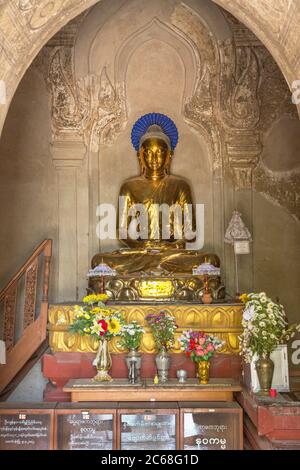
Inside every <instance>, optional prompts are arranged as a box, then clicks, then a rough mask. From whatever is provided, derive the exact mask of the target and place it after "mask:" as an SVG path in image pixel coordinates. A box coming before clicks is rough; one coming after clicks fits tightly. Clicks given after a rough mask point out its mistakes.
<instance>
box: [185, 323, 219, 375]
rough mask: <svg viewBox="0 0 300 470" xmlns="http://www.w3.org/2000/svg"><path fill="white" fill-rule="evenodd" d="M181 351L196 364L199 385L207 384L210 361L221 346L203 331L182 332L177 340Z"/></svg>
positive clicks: (216, 339)
mask: <svg viewBox="0 0 300 470" xmlns="http://www.w3.org/2000/svg"><path fill="white" fill-rule="evenodd" d="M179 342H180V344H181V350H182V351H184V352H185V354H186V355H187V356H188V357H189V358H190V359H191V360H192V361H194V362H195V363H196V364H197V367H198V377H199V383H200V384H207V383H208V382H209V367H210V359H211V358H212V356H213V355H214V353H215V352H216V351H217V350H218V349H220V348H221V347H222V346H223V341H220V340H219V339H218V338H216V337H214V336H210V335H207V334H205V333H204V332H203V331H192V330H189V331H184V332H183V334H182V336H181V337H180V338H179Z"/></svg>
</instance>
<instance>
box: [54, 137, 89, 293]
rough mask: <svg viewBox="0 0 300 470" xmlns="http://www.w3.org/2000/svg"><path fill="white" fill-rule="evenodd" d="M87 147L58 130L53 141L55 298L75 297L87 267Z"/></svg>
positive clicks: (79, 140) (82, 283)
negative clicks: (56, 195)
mask: <svg viewBox="0 0 300 470" xmlns="http://www.w3.org/2000/svg"><path fill="white" fill-rule="evenodd" d="M85 154H86V147H85V145H84V143H83V141H82V139H81V138H80V137H79V136H78V135H76V134H68V133H65V134H64V133H61V134H60V140H55V141H54V143H53V145H52V157H53V163H54V166H55V168H56V170H57V177H58V250H57V251H58V266H57V269H58V273H57V276H58V299H59V302H63V301H67V300H73V301H74V300H78V299H79V298H81V296H82V295H83V294H84V292H85V285H86V279H85V274H86V272H87V269H88V224H89V217H88V210H87V208H88V173H87V163H86V159H85V158H84V157H85Z"/></svg>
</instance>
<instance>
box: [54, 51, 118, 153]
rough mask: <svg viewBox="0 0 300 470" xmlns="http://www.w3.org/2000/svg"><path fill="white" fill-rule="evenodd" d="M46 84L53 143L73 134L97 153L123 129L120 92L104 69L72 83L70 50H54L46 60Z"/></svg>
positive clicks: (71, 52) (71, 55) (71, 56)
mask: <svg viewBox="0 0 300 470" xmlns="http://www.w3.org/2000/svg"><path fill="white" fill-rule="evenodd" d="M47 83H48V86H49V88H50V91H51V96H52V125H53V134H54V140H59V139H60V136H61V135H63V134H65V132H70V133H72V132H73V133H74V134H77V135H80V136H82V139H83V141H84V143H85V144H86V146H87V147H90V148H91V150H92V151H97V150H98V148H99V143H100V142H101V143H109V142H111V141H113V140H114V139H115V138H116V136H117V134H118V132H120V131H121V130H122V129H123V127H124V125H125V123H126V118H127V113H126V104H125V99H124V89H123V87H122V86H121V85H120V84H117V85H116V86H114V85H113V84H112V82H111V80H110V78H109V77H108V73H107V70H106V68H103V70H102V72H101V75H100V76H97V75H88V76H86V77H84V78H82V79H79V80H77V81H75V80H74V74H73V51H72V49H70V48H64V47H62V48H58V49H56V50H55V52H54V53H53V56H52V58H51V60H50V66H49V73H48V77H47Z"/></svg>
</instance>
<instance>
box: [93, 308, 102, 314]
mask: <svg viewBox="0 0 300 470" xmlns="http://www.w3.org/2000/svg"><path fill="white" fill-rule="evenodd" d="M100 312H101V308H100V307H95V308H93V309H92V310H91V313H100Z"/></svg>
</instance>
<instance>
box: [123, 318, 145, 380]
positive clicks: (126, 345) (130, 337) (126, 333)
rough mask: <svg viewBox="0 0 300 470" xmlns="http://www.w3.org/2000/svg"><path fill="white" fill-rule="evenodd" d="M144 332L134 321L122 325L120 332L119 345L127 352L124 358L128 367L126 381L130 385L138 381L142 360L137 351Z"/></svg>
mask: <svg viewBox="0 0 300 470" xmlns="http://www.w3.org/2000/svg"><path fill="white" fill-rule="evenodd" d="M144 332H145V330H144V329H143V328H142V327H141V325H139V323H138V322H137V321H135V320H133V321H132V322H131V323H129V324H127V325H124V326H123V327H122V330H121V340H120V343H119V344H120V346H121V347H122V348H123V349H126V350H127V351H129V353H128V354H127V357H126V364H127V367H128V379H129V381H130V382H132V383H135V382H139V380H140V370H141V365H142V358H141V354H140V353H139V352H138V349H139V347H140V344H141V340H142V336H143V333H144ZM135 372H136V373H135Z"/></svg>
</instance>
